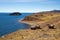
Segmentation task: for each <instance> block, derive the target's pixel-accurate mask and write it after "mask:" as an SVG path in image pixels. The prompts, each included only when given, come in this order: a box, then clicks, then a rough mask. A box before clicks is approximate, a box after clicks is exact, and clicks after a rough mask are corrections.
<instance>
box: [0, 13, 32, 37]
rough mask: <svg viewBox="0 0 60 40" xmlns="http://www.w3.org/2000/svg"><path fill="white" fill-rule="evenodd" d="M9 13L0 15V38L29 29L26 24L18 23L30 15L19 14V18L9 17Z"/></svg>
mask: <svg viewBox="0 0 60 40" xmlns="http://www.w3.org/2000/svg"><path fill="white" fill-rule="evenodd" d="M9 14H10V13H0V36H3V35H6V34H9V33H12V32H15V31H17V30H21V29H22V30H24V29H27V28H29V27H30V25H28V24H24V23H21V22H19V21H18V20H23V19H24V18H25V17H26V16H29V15H31V13H21V14H22V15H20V16H11V15H9Z"/></svg>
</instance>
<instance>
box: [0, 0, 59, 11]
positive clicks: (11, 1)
mask: <svg viewBox="0 0 60 40" xmlns="http://www.w3.org/2000/svg"><path fill="white" fill-rule="evenodd" d="M54 9H57V10H60V0H0V12H39V11H49V10H54Z"/></svg>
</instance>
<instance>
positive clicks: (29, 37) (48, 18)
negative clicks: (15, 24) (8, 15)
mask: <svg viewBox="0 0 60 40" xmlns="http://www.w3.org/2000/svg"><path fill="white" fill-rule="evenodd" d="M18 21H19V22H21V23H25V24H29V25H31V27H30V28H29V29H24V30H17V31H15V32H12V33H10V34H6V35H3V36H1V37H0V40H60V12H58V11H46V12H38V13H33V14H31V15H29V16H26V17H25V18H24V19H23V20H18Z"/></svg>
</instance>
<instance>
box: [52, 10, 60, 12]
mask: <svg viewBox="0 0 60 40" xmlns="http://www.w3.org/2000/svg"><path fill="white" fill-rule="evenodd" d="M52 12H60V10H52Z"/></svg>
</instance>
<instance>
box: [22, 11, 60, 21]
mask: <svg viewBox="0 0 60 40" xmlns="http://www.w3.org/2000/svg"><path fill="white" fill-rule="evenodd" d="M57 14H58V15H59V14H60V10H52V11H45V12H38V13H33V14H32V15H30V16H26V17H25V18H24V19H23V20H22V21H38V20H39V21H43V20H42V19H41V18H43V17H45V16H46V15H47V16H53V15H57Z"/></svg>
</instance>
